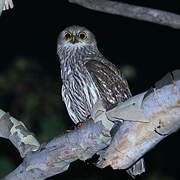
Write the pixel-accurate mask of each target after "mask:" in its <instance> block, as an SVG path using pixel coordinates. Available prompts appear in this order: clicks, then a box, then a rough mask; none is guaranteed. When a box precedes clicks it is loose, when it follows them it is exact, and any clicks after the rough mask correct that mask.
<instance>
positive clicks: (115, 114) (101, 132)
mask: <svg viewBox="0 0 180 180" xmlns="http://www.w3.org/2000/svg"><path fill="white" fill-rule="evenodd" d="M155 87H156V89H154V90H149V91H147V92H145V93H142V94H140V95H137V96H134V97H132V98H130V99H129V100H127V101H126V102H124V103H121V104H118V105H117V106H116V107H114V108H113V109H111V110H109V111H107V112H106V110H105V109H104V108H103V107H102V105H101V104H102V103H101V102H98V103H97V104H96V106H95V108H94V111H93V113H92V117H93V119H94V120H92V119H91V120H89V121H87V122H85V123H84V124H83V126H82V127H80V128H78V129H76V130H74V131H71V132H69V133H66V134H64V135H61V136H59V137H56V138H54V139H53V140H52V141H50V142H49V143H48V144H47V145H45V146H44V147H41V149H39V150H38V151H36V152H32V153H28V154H27V156H26V157H25V158H24V160H23V163H22V164H20V165H19V167H17V168H16V169H15V170H14V171H13V172H11V173H10V174H9V175H7V176H6V177H5V178H4V179H3V180H14V179H16V180H24V179H26V180H33V179H36V180H44V179H46V178H48V177H50V176H53V175H56V174H58V173H62V172H64V171H65V170H67V169H68V167H69V165H70V163H71V162H73V161H75V160H77V159H80V160H86V159H88V158H91V157H92V156H93V155H94V154H95V153H98V154H100V162H99V164H98V166H99V167H102V168H103V167H105V166H108V165H110V166H111V167H112V168H113V169H126V168H129V167H130V166H132V165H133V164H134V163H135V162H136V161H137V160H138V159H139V158H141V157H142V156H143V155H144V154H145V153H147V152H148V151H149V150H150V149H151V148H152V147H154V146H155V145H156V144H157V143H158V142H160V141H161V140H162V139H163V138H165V137H167V136H168V135H170V134H171V133H173V132H175V131H177V130H178V129H179V128H180V70H177V71H174V72H173V73H171V74H168V75H167V76H165V77H164V78H163V79H162V80H161V81H159V82H158V83H156V84H155ZM133 115H134V116H133ZM1 119H2V118H1ZM114 121H120V122H122V121H124V123H123V124H122V125H121V126H120V128H119V129H118V131H117V132H116V133H115V136H114V138H113V139H112V137H111V133H110V131H111V130H112V127H113V124H114ZM0 131H2V129H0ZM2 134H5V133H2ZM128 172H129V173H130V174H132V172H133V170H132V169H130V170H128Z"/></svg>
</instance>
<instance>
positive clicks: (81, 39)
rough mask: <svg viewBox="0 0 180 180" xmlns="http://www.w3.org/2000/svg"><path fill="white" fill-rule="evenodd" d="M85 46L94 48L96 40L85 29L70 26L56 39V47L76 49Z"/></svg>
mask: <svg viewBox="0 0 180 180" xmlns="http://www.w3.org/2000/svg"><path fill="white" fill-rule="evenodd" d="M85 46H95V47H96V39H95V36H94V34H93V33H92V32H91V31H89V30H88V29H87V28H85V27H81V26H77V25H74V26H70V27H67V28H65V29H64V30H63V31H62V32H61V33H60V35H59V37H58V47H57V50H58V49H59V48H60V49H61V48H68V49H76V48H81V47H85Z"/></svg>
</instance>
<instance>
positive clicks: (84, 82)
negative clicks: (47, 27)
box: [57, 26, 144, 173]
mask: <svg viewBox="0 0 180 180" xmlns="http://www.w3.org/2000/svg"><path fill="white" fill-rule="evenodd" d="M57 53H58V55H59V58H60V64H61V78H62V81H63V86H62V97H63V101H64V102H65V104H66V108H67V111H68V113H69V116H70V117H71V119H72V121H73V122H74V123H75V124H77V123H79V122H83V121H86V120H87V117H88V116H89V115H91V112H92V109H93V106H94V105H95V103H96V102H97V101H98V100H99V99H101V100H102V102H103V106H104V107H105V108H106V109H108V108H109V107H111V106H112V105H114V104H117V103H118V102H123V101H125V100H126V99H128V98H129V97H130V96H131V93H130V90H129V87H128V83H127V81H126V79H125V78H124V77H123V75H122V74H121V72H120V71H119V69H118V68H117V67H116V66H115V65H113V64H112V63H111V62H109V61H108V60H107V59H105V58H104V56H103V55H102V54H101V53H100V52H99V50H98V48H97V43H96V39H95V36H94V34H93V33H92V32H90V31H89V30H88V29H87V28H85V27H80V26H70V27H67V28H66V29H64V31H62V32H61V33H60V35H59V37H58V44H57ZM134 167H135V168H136V169H139V170H138V171H139V173H141V172H143V170H144V169H143V168H144V165H143V160H140V161H139V162H137V164H136V165H134Z"/></svg>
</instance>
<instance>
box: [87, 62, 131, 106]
mask: <svg viewBox="0 0 180 180" xmlns="http://www.w3.org/2000/svg"><path fill="white" fill-rule="evenodd" d="M85 66H86V68H87V71H88V72H89V74H90V76H91V77H92V80H93V81H94V83H95V85H96V88H97V89H98V91H99V94H100V96H101V99H102V100H103V103H104V105H105V107H106V108H108V107H109V106H110V105H111V104H116V103H117V102H123V101H125V100H126V99H128V98H129V97H130V96H131V93H130V90H129V87H128V83H127V81H126V80H125V78H124V77H123V75H122V74H121V73H120V71H119V69H118V68H117V67H116V66H114V65H113V64H112V63H111V62H109V61H107V60H103V61H98V60H89V61H88V62H87V63H86V64H85Z"/></svg>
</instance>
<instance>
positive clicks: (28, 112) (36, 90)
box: [0, 57, 67, 142]
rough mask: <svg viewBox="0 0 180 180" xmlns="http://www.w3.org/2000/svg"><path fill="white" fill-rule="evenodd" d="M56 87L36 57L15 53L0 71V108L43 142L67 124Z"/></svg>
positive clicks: (58, 86)
mask: <svg viewBox="0 0 180 180" xmlns="http://www.w3.org/2000/svg"><path fill="white" fill-rule="evenodd" d="M60 89H61V87H60V83H57V82H55V80H54V79H53V78H52V77H51V76H50V74H48V73H47V72H45V70H43V69H42V68H41V66H40V65H39V64H38V62H37V61H36V62H35V61H32V60H31V59H26V58H23V57H19V58H16V59H15V61H14V62H13V63H12V64H11V65H9V68H8V69H7V70H6V71H4V72H0V108H1V109H3V110H5V111H9V112H10V114H11V115H12V116H14V117H15V118H17V119H18V120H22V121H23V122H24V123H25V125H26V126H27V128H28V129H30V130H31V131H32V132H34V133H35V134H36V136H37V137H38V139H39V140H40V141H41V142H42V141H43V142H44V141H46V142H47V141H49V140H50V139H52V138H53V137H54V136H56V135H58V134H59V133H60V132H62V131H64V130H65V129H66V126H67V123H66V122H67V121H66V119H65V117H64V113H65V106H64V104H63V103H62V100H61V90H60Z"/></svg>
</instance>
